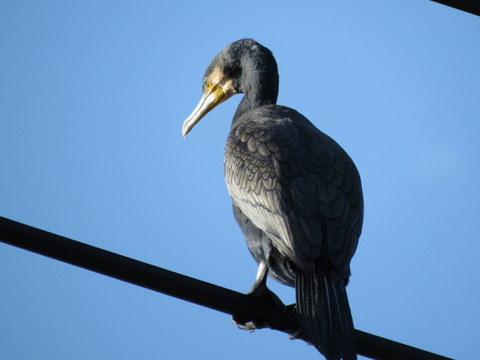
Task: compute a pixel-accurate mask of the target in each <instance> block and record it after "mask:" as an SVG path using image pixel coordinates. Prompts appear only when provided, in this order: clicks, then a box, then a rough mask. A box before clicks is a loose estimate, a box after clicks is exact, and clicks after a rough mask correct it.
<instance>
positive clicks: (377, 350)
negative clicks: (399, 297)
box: [0, 217, 452, 360]
mask: <svg viewBox="0 0 480 360" xmlns="http://www.w3.org/2000/svg"><path fill="white" fill-rule="evenodd" d="M0 241H2V242H4V243H7V244H10V245H13V246H17V247H20V248H22V249H25V250H29V251H33V252H36V253H38V254H41V255H45V256H48V257H51V258H54V259H57V260H60V261H64V262H67V263H69V264H72V265H76V266H80V267H83V268H85V269H88V270H92V271H95V272H98V273H101V274H104V275H108V276H111V277H114V278H116V279H119V280H123V281H126V282H129V283H132V284H135V285H139V286H143V287H145V288H148V289H151V290H155V291H158V292H162V293H164V294H167V295H170V296H174V297H177V298H179V299H183V300H187V301H190V302H194V303H196V304H199V305H202V306H206V307H209V308H211V309H214V310H218V311H222V312H224V313H227V314H242V315H243V316H245V317H246V318H250V319H265V320H266V321H267V323H268V324H269V327H271V328H272V329H275V330H280V331H285V332H289V331H286V330H294V329H298V324H297V321H296V319H295V317H293V318H292V317H290V318H289V317H287V316H285V315H284V314H283V313H279V312H278V310H277V311H275V310H274V309H271V308H266V307H264V306H262V305H261V304H258V303H255V302H254V301H253V299H252V298H250V297H248V296H246V295H244V294H241V293H238V292H235V291H232V290H229V289H225V288H223V287H220V286H217V285H213V284H210V283H207V282H204V281H201V280H197V279H194V278H191V277H188V276H185V275H182V274H178V273H175V272H173V271H169V270H165V269H162V268H159V267H156V266H153V265H150V264H147V263H144V262H141V261H138V260H135V259H131V258H128V257H126V256H122V255H118V254H115V253H113V252H110V251H106V250H103V249H100V248H97V247H94V246H91V245H87V244H84V243H81V242H78V241H75V240H72V239H68V238H66V237H63V236H59V235H55V234H52V233H49V232H47V231H43V230H40V229H37V228H34V227H31V226H28V225H24V224H21V223H18V222H15V221H12V220H9V219H6V218H3V217H0ZM356 336H357V348H358V353H359V354H360V355H363V356H366V357H370V358H372V359H378V360H403V359H410V360H452V359H449V358H447V357H444V356H440V355H436V354H433V353H430V352H427V351H424V350H421V349H417V348H414V347H411V346H408V345H404V344H400V343H397V342H395V341H391V340H388V339H385V338H382V337H379V336H376V335H372V334H369V333H366V332H363V331H360V330H356Z"/></svg>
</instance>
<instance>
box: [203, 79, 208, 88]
mask: <svg viewBox="0 0 480 360" xmlns="http://www.w3.org/2000/svg"><path fill="white" fill-rule="evenodd" d="M207 83H208V82H207V78H206V77H204V78H203V88H206V87H207Z"/></svg>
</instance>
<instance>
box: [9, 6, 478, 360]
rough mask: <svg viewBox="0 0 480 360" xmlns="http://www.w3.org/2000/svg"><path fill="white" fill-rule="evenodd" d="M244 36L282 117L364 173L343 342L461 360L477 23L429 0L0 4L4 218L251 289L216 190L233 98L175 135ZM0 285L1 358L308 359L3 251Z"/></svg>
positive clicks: (474, 197)
mask: <svg viewBox="0 0 480 360" xmlns="http://www.w3.org/2000/svg"><path fill="white" fill-rule="evenodd" d="M243 37H252V38H254V39H256V40H257V41H259V42H261V43H262V44H264V45H265V46H267V47H268V48H270V49H271V50H272V51H273V53H274V55H275V56H276V59H277V62H278V64H279V71H280V95H279V103H280V104H283V105H288V106H290V107H293V108H295V109H297V110H299V111H300V112H302V113H303V114H304V115H305V116H307V117H308V118H309V119H311V120H312V121H313V122H314V123H315V124H316V125H317V126H318V127H319V128H320V129H322V130H323V131H324V132H326V133H327V134H329V135H330V136H332V137H333V138H334V139H336V140H337V141H338V142H339V143H340V144H341V145H342V146H343V147H344V148H345V149H346V150H347V151H348V152H349V154H350V155H351V156H352V158H353V159H354V160H355V162H356V164H357V166H358V168H359V170H360V173H361V175H362V180H363V185H364V195H365V224H364V231H363V235H362V237H361V240H360V245H359V248H358V251H357V254H356V256H355V258H354V260H353V262H352V272H353V275H352V278H351V283H350V285H349V287H348V292H349V298H350V303H351V307H352V311H353V316H354V320H355V325H356V328H358V329H361V330H364V331H367V332H371V333H374V334H376V335H380V336H383V337H387V338H390V339H393V340H396V341H399V342H403V343H407V344H409V345H413V346H416V347H420V348H423V349H426V350H429V351H432V352H436V353H439V354H442V355H445V356H450V357H453V358H456V359H477V358H478V336H479V334H480V325H479V324H480V309H479V299H478V298H479V291H480V281H479V275H480V270H479V268H478V263H479V260H478V259H479V258H480V243H479V237H480V235H479V231H478V229H479V224H480V186H479V184H480V162H479V160H478V157H479V154H480V144H479V140H478V139H479V137H480V43H479V39H480V17H477V16H474V15H471V14H468V13H464V12H461V11H458V10H455V9H452V8H449V7H446V6H442V5H439V4H436V3H433V2H430V1H423V0H422V1H413V0H409V1H405V0H396V1H380V0H378V1H373V0H369V1H353V0H351V1H305V2H291V1H258V0H252V1H250V0H246V1H238V2H232V3H228V2H199V1H189V2H181V1H170V2H166V1H164V2H162V1H110V2H109V1H104V2H99V1H88V0H87V1H76V2H73V1H41V2H40V1H2V2H1V3H0V164H1V172H0V216H4V217H7V218H10V219H13V220H16V221H20V222H23V223H26V224H29V225H32V226H35V227H39V228H42V229H45V230H48V231H51V232H54V233H57V234H61V235H64V236H67V237H71V238H73V239H76V240H79V241H83V242H86V243H88V244H92V245H94V246H98V247H101V248H104V249H108V250H111V251H114V252H118V253H120V254H123V255H126V256H129V257H133V258H136V259H139V260H142V261H145V262H148V263H152V264H155V265H158V266H161V267H164V268H167V269H170V270H173V271H177V272H180V273H183V274H186V275H189V276H193V277H196V278H199V279H202V280H205V281H209V282H212V283H215V284H218V285H221V286H224V287H227V288H230V289H233V290H237V291H241V292H245V291H247V290H248V289H249V287H250V285H251V283H252V281H253V278H254V276H255V272H256V266H255V264H254V261H253V259H251V257H250V254H249V253H248V250H247V248H246V246H245V243H244V240H243V238H242V235H241V233H240V231H239V229H238V228H237V225H236V223H235V221H234V220H233V216H232V215H231V205H230V199H229V196H228V194H227V191H226V188H225V184H224V179H223V147H224V143H225V139H226V136H227V133H228V130H229V127H230V121H231V118H232V116H233V113H234V111H235V108H236V105H237V104H238V102H239V100H240V98H241V96H240V95H237V96H236V97H234V98H232V99H231V100H229V101H228V102H226V103H224V104H222V105H221V106H220V107H218V108H217V109H215V110H214V111H213V112H212V113H210V114H209V115H208V116H207V117H206V118H204V119H203V120H202V121H201V122H200V123H199V125H197V126H196V127H195V128H194V130H193V131H192V132H191V134H190V135H189V138H188V140H184V139H183V138H182V136H181V132H180V129H181V125H182V122H183V120H184V119H185V118H186V117H187V116H188V115H189V114H190V112H191V111H192V110H193V108H194V107H195V105H196V104H197V101H198V99H199V98H200V95H201V84H202V76H203V73H204V71H205V68H206V67H207V65H208V64H209V63H210V61H211V60H212V58H213V57H214V56H215V54H216V53H217V52H218V51H219V50H220V49H221V48H223V47H224V46H225V45H227V44H228V43H230V42H232V41H235V40H238V39H240V38H243ZM270 285H271V287H272V288H273V289H274V291H276V292H277V293H278V294H279V295H280V296H281V297H282V299H284V301H285V302H287V303H289V302H293V299H294V295H293V289H291V288H288V287H284V286H281V285H276V284H274V282H273V281H270ZM0 286H1V293H0V305H1V307H0V324H1V325H0V358H1V359H8V360H17V359H32V360H33V359H55V360H56V359H71V360H74V359H87V358H89V359H118V360H122V359H133V358H136V359H192V358H193V359H231V360H235V359H245V358H247V359H262V358H275V359H277V360H283V359H319V358H320V357H319V354H318V353H317V351H316V350H315V349H314V348H313V347H311V346H307V345H306V344H305V343H303V342H302V341H298V340H297V341H290V340H289V339H288V337H287V336H286V335H285V334H283V333H277V332H274V331H271V330H260V331H257V332H255V333H253V334H250V333H247V332H244V331H241V330H238V329H237V328H236V327H235V326H234V325H232V324H231V321H230V318H229V316H227V315H225V314H222V313H218V312H215V311H212V310H209V309H206V308H202V307H200V306H197V305H194V304H191V303H187V302H184V301H181V300H177V299H174V298H171V297H168V296H166V295H163V294H159V293H155V292H152V291H149V290H146V289H143V288H140V287H136V286H133V285H130V284H126V283H123V282H121V281H118V280H115V279H111V278H108V277H105V276H102V275H99V274H96V273H92V272H89V271H87V270H84V269H80V268H76V267H74V266H71V265H68V264H64V263H61V262H58V261H56V260H52V259H49V258H45V257H43V256H40V255H37V254H33V253H29V252H27V251H24V250H20V249H17V248H13V247H11V246H9V245H5V244H0Z"/></svg>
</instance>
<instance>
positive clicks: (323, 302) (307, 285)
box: [295, 272, 357, 360]
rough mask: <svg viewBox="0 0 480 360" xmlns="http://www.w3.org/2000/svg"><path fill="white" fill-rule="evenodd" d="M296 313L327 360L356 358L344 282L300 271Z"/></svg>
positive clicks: (353, 333) (352, 328)
mask: <svg viewBox="0 0 480 360" xmlns="http://www.w3.org/2000/svg"><path fill="white" fill-rule="evenodd" d="M295 288H296V296H297V312H298V316H299V322H300V326H301V328H302V330H303V331H304V332H305V335H306V337H307V339H308V340H309V341H310V342H311V343H312V344H313V345H314V346H315V347H316V348H317V349H318V350H319V351H320V352H321V353H322V354H323V355H324V356H325V357H326V358H327V359H328V360H339V359H344V360H355V359H357V352H356V341H355V330H354V327H353V320H352V314H351V312H350V306H349V304H348V298H347V292H346V290H345V284H344V282H343V280H341V279H339V280H330V279H329V278H328V277H327V276H324V275H320V274H306V273H303V272H299V273H298V274H297V275H296V281H295Z"/></svg>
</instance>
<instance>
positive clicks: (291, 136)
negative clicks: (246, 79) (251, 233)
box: [225, 106, 363, 274]
mask: <svg viewBox="0 0 480 360" xmlns="http://www.w3.org/2000/svg"><path fill="white" fill-rule="evenodd" d="M225 177H226V182H227V187H228V190H229V193H230V195H231V197H232V199H233V201H234V203H235V205H236V206H238V207H239V208H240V209H241V211H242V212H243V213H244V214H245V216H247V217H248V218H249V219H250V220H251V221H252V222H253V223H254V224H255V226H256V227H258V228H259V229H261V230H262V231H263V232H265V233H266V234H267V235H268V236H269V238H270V239H271V240H272V242H273V244H274V245H275V246H276V247H277V248H278V249H279V251H280V252H282V253H283V254H284V255H285V256H287V257H289V258H290V259H291V260H292V261H294V262H295V263H296V265H297V266H299V267H301V268H303V269H304V270H307V271H311V270H313V267H314V263H315V261H317V260H318V259H320V257H321V256H325V255H326V254H327V253H328V260H329V262H330V264H331V265H332V266H333V267H334V268H337V269H338V270H339V271H341V272H342V274H343V273H348V272H349V263H350V259H351V257H352V256H353V254H354V252H355V249H356V246H357V243H358V237H359V236H360V232H361V227H362V220H363V199H362V191H361V182H360V176H359V175H358V171H357V169H356V168H355V165H354V164H353V161H352V160H351V159H350V157H349V156H348V155H347V154H346V152H345V151H344V150H343V149H342V148H341V147H340V146H339V145H338V144H337V143H336V142H335V141H334V140H332V139H331V138H330V137H328V136H327V135H325V134H324V133H322V132H321V131H320V130H318V129H317V128H315V126H313V124H311V123H310V121H308V120H307V119H306V118H305V117H303V116H302V115H301V114H299V113H298V112H296V111H294V110H292V109H289V108H284V107H279V106H264V107H261V108H257V109H254V110H252V111H250V112H248V113H246V114H244V115H243V118H242V121H238V122H237V125H236V127H235V128H233V129H232V131H231V132H230V134H229V137H228V140H227V146H226V149H225ZM324 251H327V253H325V252H324Z"/></svg>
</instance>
